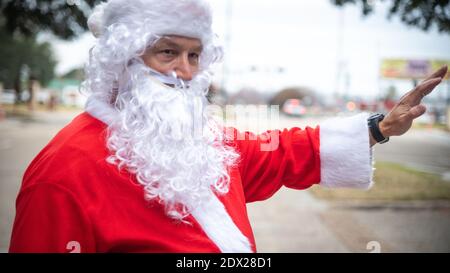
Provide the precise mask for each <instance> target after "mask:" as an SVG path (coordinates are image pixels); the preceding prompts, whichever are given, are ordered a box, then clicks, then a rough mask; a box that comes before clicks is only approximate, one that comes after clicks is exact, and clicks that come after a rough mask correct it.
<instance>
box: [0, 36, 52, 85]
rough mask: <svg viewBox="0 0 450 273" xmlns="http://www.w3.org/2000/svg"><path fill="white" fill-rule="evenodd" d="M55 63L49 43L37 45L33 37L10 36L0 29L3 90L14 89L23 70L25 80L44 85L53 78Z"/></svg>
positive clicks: (0, 65) (0, 78) (0, 79)
mask: <svg viewBox="0 0 450 273" xmlns="http://www.w3.org/2000/svg"><path fill="white" fill-rule="evenodd" d="M55 65H56V61H55V59H54V56H53V53H52V49H51V46H50V44H49V43H46V42H45V43H38V42H36V40H35V39H34V37H24V36H22V35H10V34H8V33H7V31H5V30H4V29H3V28H1V27H0V82H3V84H4V87H5V88H16V87H17V85H16V84H17V81H21V80H22V78H23V77H22V73H23V71H24V68H26V70H28V71H29V72H28V74H29V75H27V76H28V77H27V78H34V79H37V80H38V81H39V82H40V83H41V84H42V85H44V86H45V85H46V84H47V83H48V82H49V81H50V80H51V79H52V78H53V76H54V68H55Z"/></svg>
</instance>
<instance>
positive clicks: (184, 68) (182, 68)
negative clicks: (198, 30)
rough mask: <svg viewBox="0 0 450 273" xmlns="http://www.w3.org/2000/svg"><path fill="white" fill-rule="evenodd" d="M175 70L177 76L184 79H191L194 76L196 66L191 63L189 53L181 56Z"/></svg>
mask: <svg viewBox="0 0 450 273" xmlns="http://www.w3.org/2000/svg"><path fill="white" fill-rule="evenodd" d="M174 70H175V73H176V74H177V77H178V78H180V79H182V80H184V81H190V80H192V78H193V75H194V68H193V67H192V66H191V64H190V63H189V57H188V56H187V54H186V55H185V54H183V55H181V56H179V58H178V60H177V64H176V66H175V69H174Z"/></svg>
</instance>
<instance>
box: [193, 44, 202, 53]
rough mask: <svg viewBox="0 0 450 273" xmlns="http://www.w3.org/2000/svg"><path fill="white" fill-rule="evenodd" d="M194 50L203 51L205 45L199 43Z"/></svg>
mask: <svg viewBox="0 0 450 273" xmlns="http://www.w3.org/2000/svg"><path fill="white" fill-rule="evenodd" d="M194 51H200V52H201V51H203V46H202V45H199V46H197V47H195V48H194Z"/></svg>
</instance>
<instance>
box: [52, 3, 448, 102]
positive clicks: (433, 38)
mask: <svg viewBox="0 0 450 273" xmlns="http://www.w3.org/2000/svg"><path fill="white" fill-rule="evenodd" d="M210 2H211V4H212V7H213V11H214V23H213V28H214V30H215V32H216V33H217V34H218V35H219V37H220V40H221V41H222V42H223V44H224V46H225V59H224V62H223V63H222V64H220V65H218V66H217V67H216V69H215V71H216V82H217V83H218V84H219V85H222V86H224V87H225V88H226V90H228V91H229V92H230V93H234V92H236V91H238V90H240V89H242V88H253V89H257V90H259V91H261V92H267V93H273V92H276V91H279V90H280V89H282V88H285V87H292V86H301V87H307V88H310V89H312V90H315V91H316V92H318V93H320V94H323V95H325V96H331V95H332V94H334V93H336V92H337V93H338V94H344V93H345V94H347V95H350V96H360V97H367V98H371V97H375V96H377V95H379V94H380V93H382V92H383V91H384V90H385V89H386V88H387V87H388V86H390V85H395V86H396V87H397V88H398V89H399V92H400V93H404V92H407V91H408V90H409V89H410V88H411V87H412V83H411V82H409V81H401V80H396V81H392V80H380V78H379V64H380V60H381V59H383V58H408V59H445V60H450V35H449V34H443V33H439V32H437V30H436V29H435V28H433V29H432V30H430V31H428V32H424V31H422V30H420V29H418V28H414V27H410V26H407V25H405V24H403V23H402V22H400V20H399V19H398V18H396V17H395V18H392V19H391V20H388V19H387V18H386V15H387V8H388V7H387V5H386V2H389V1H384V2H378V1H374V2H375V5H376V6H375V12H374V13H373V14H371V15H369V16H367V17H363V16H362V15H361V9H360V7H359V6H356V5H351V6H346V7H345V8H338V7H336V6H334V5H332V4H331V3H330V1H329V0H211V1H210ZM229 11H231V12H229ZM229 18H230V19H229ZM227 22H230V23H227ZM51 42H52V44H53V46H54V48H55V51H56V55H57V58H58V60H59V64H58V66H57V73H59V74H61V73H64V72H67V71H69V70H70V69H72V68H75V67H80V66H83V64H84V63H85V62H86V60H87V56H88V51H89V48H91V47H92V46H93V45H94V43H95V39H94V37H93V36H92V34H90V33H86V34H84V35H82V36H80V37H79V38H78V39H76V40H74V41H70V42H67V41H61V40H56V39H52V41H51ZM338 64H339V65H338ZM338 66H339V67H340V68H341V69H340V70H339V71H341V74H340V75H341V76H340V77H339V76H338V73H337V71H338V69H337V68H338ZM280 69H281V71H282V72H280ZM224 71H226V72H227V73H224ZM223 75H226V77H222V76H223ZM439 88H441V89H444V91H441V92H440V95H442V94H443V93H445V92H447V91H446V90H445V89H446V88H447V87H446V86H445V85H442V86H441V87H439ZM449 89H450V87H449ZM448 92H449V93H450V90H449V91H448Z"/></svg>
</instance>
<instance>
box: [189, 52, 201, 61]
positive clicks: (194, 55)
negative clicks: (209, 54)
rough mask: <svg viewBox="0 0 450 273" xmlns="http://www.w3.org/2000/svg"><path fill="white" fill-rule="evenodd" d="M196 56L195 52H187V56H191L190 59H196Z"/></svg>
mask: <svg viewBox="0 0 450 273" xmlns="http://www.w3.org/2000/svg"><path fill="white" fill-rule="evenodd" d="M198 57H199V55H198V54H197V53H190V54H189V58H191V59H196V60H197V59H198Z"/></svg>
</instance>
